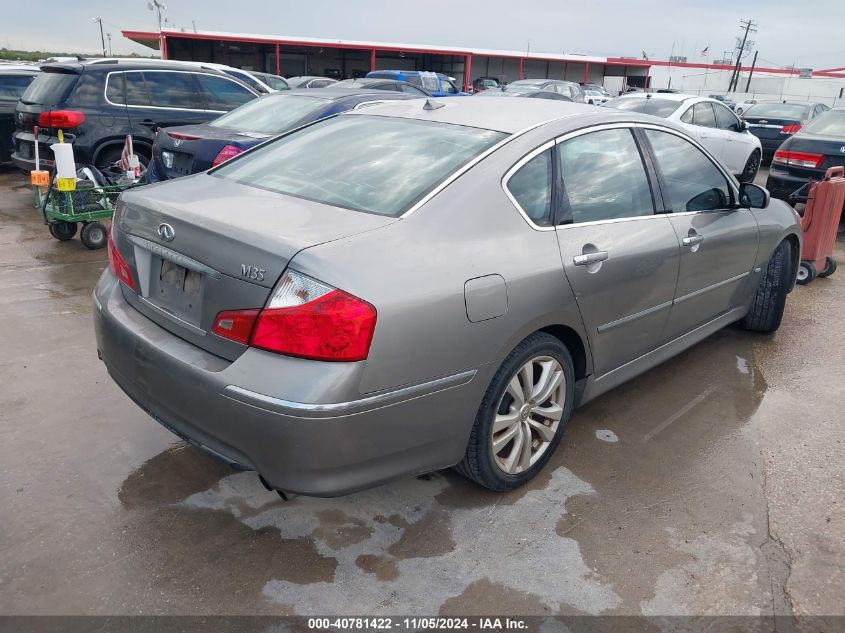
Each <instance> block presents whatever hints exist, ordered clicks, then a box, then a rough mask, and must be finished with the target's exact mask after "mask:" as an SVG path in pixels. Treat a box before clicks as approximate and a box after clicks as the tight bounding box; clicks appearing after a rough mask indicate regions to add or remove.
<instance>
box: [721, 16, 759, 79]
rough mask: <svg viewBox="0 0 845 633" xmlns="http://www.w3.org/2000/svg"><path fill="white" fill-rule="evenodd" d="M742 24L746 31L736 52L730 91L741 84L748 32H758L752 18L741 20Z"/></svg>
mask: <svg viewBox="0 0 845 633" xmlns="http://www.w3.org/2000/svg"><path fill="white" fill-rule="evenodd" d="M739 23H740V25H741V26H744V27H745V33H744V34H743V35H742V43H741V44H740V45H739V50H737V53H736V65H735V66H734V71H733V74H732V75H731V82H730V83H729V84H728V92H731V91H732V90H734V89H735V86H736V85H737V84H739V69H740V68H742V57H743V55H744V54H745V43H746V42H747V41H748V33H749V32H750V33H756V32H757V29H755V28H753V27H755V26H757V24H756V23H755V22H753V21H752V20H740V22H739Z"/></svg>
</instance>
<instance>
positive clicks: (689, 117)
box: [681, 107, 693, 125]
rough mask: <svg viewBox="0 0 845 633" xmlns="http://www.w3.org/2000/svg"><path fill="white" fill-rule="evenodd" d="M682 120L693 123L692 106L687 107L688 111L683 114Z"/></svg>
mask: <svg viewBox="0 0 845 633" xmlns="http://www.w3.org/2000/svg"><path fill="white" fill-rule="evenodd" d="M681 121H683V122H684V123H689V124H690V125H692V122H693V118H692V107H689V108H687V110H686V112H684V113H683V114H682V115H681Z"/></svg>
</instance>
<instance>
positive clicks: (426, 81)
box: [409, 75, 440, 92]
mask: <svg viewBox="0 0 845 633" xmlns="http://www.w3.org/2000/svg"><path fill="white" fill-rule="evenodd" d="M409 80H410V78H409ZM422 83H423V88H425V89H426V90H428V91H429V92H439V91H440V84H438V83H437V77H436V76H434V75H425V76H424V77H423V78H422Z"/></svg>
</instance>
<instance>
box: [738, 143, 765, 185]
mask: <svg viewBox="0 0 845 633" xmlns="http://www.w3.org/2000/svg"><path fill="white" fill-rule="evenodd" d="M760 162H761V157H760V152H759V151H758V150H756V149H755V150H754V151H753V152H751V156H749V157H748V160H747V161H745V167H744V168H743V170H742V174H740V177H739V181H740V182H754V179H755V178H756V177H757V172H758V171H760Z"/></svg>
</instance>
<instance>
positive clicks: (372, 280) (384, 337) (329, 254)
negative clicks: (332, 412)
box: [291, 133, 586, 408]
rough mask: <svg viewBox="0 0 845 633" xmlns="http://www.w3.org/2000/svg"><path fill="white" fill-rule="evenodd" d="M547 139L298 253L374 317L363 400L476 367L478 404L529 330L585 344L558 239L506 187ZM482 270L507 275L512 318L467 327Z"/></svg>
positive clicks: (516, 148) (531, 139)
mask: <svg viewBox="0 0 845 633" xmlns="http://www.w3.org/2000/svg"><path fill="white" fill-rule="evenodd" d="M548 138H549V136H548V133H539V134H528V135H526V136H524V137H521V138H519V139H516V140H515V141H512V142H511V143H509V144H507V145H506V146H505V147H503V148H502V149H500V150H499V151H497V152H496V153H494V154H493V155H491V156H489V157H488V158H486V159H485V160H483V161H482V162H481V163H479V164H477V165H476V166H475V167H473V168H472V169H471V170H469V171H468V172H467V173H465V174H464V175H462V176H461V177H460V178H458V179H457V180H456V181H455V182H453V183H452V184H451V185H449V186H448V187H447V188H446V189H444V190H443V191H441V192H440V193H439V194H438V195H437V196H435V197H434V198H432V199H431V200H430V201H429V202H428V203H427V204H426V205H424V206H423V207H422V208H420V209H419V210H417V211H416V212H414V213H412V214H411V215H409V216H408V217H406V218H404V219H402V220H400V221H399V222H396V223H394V224H392V225H390V226H388V227H386V228H384V229H380V230H377V231H373V232H371V233H369V234H365V235H360V236H358V237H354V238H348V239H342V240H338V241H335V242H331V243H328V244H323V245H320V246H316V247H313V248H310V249H306V250H305V251H303V252H301V253H299V254H298V255H297V256H296V257H295V259H294V260H293V262H292V264H291V266H292V267H293V268H296V269H297V270H300V271H302V272H304V273H306V274H309V275H312V276H314V277H316V278H318V279H321V280H324V281H326V282H328V283H330V284H332V285H334V286H337V287H339V288H342V289H343V290H346V291H347V292H350V293H352V294H354V295H356V296H359V297H361V298H363V299H366V300H367V301H369V302H371V303H372V304H373V305H374V306H375V307H376V309H377V311H378V322H377V325H376V330H375V334H374V338H373V342H372V346H371V349H370V355H369V358H368V360H367V361H366V367H365V369H364V373H363V376H362V380H361V385H360V390H361V392H362V393H370V392H376V391H381V390H386V389H391V388H395V387H399V386H402V385H407V384H413V383H418V382H423V381H426V380H430V379H433V378H436V377H440V376H444V375H449V374H454V373H458V372H460V371H463V370H467V369H478V370H479V371H478V375H477V377H476V381H477V383H478V386H477V389H478V392H477V395H478V399H479V400H480V397H481V395H482V394H483V389H486V386H487V384H488V382H489V380H490V377H491V376H492V374H493V373H494V372H495V370H496V369H497V368H498V366H499V364H500V363H501V361H502V359H503V358H504V357H505V356H506V355H507V354H508V353H509V352H510V351H511V350H512V349H513V348H514V347H515V346H516V345H517V344H518V343H519V341H521V340H522V339H523V338H525V337H526V336H528V335H529V334H531V333H532V332H534V331H536V330H538V329H540V328H543V327H545V326H548V325H553V324H563V325H567V326H569V327H571V328H573V329H574V330H575V331H576V332H578V333H579V335H580V336H581V339H582V341H586V337H585V336H584V332H583V327H582V324H581V318H580V313H579V312H578V309H577V306H576V303H575V300H574V297H573V296H572V292H571V290H570V288H569V285H568V282H567V281H566V278H565V276H564V273H563V269H562V264H561V257H560V251H559V248H558V245H557V239H556V236H555V232H554V231H552V230H549V231H538V230H535V229H533V228H531V227H530V226H529V225H528V223H527V222H526V221H525V220H524V219H523V217H522V216H521V215H520V214H519V212H518V211H517V210H516V208H514V206H513V205H512V204H511V202H510V201H509V199H508V198H507V197H506V196H505V193H504V191H503V190H502V187H501V184H500V183H501V178H502V176H503V175H504V174H505V172H506V171H507V170H508V169H509V168H510V167H511V165H513V163H515V162H516V161H517V160H519V159H520V158H521V157H522V156H524V155H525V154H526V153H527V152H529V151H530V150H531V149H533V148H534V147H536V146H538V145H540V144H542V142H544V141H545V140H547V139H548ZM484 275H500V276H501V277H503V278H504V279H505V283H506V285H507V311H506V312H505V314H504V315H503V316H500V317H497V318H492V319H489V320H485V321H481V322H477V323H471V322H470V321H469V319H468V317H467V308H466V304H465V299H464V284H465V283H466V282H467V281H468V280H470V279H474V278H477V277H481V276H484ZM477 406H478V402H473V403H472V404H471V405H470V407H471V408H477Z"/></svg>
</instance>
